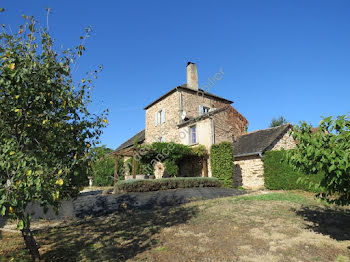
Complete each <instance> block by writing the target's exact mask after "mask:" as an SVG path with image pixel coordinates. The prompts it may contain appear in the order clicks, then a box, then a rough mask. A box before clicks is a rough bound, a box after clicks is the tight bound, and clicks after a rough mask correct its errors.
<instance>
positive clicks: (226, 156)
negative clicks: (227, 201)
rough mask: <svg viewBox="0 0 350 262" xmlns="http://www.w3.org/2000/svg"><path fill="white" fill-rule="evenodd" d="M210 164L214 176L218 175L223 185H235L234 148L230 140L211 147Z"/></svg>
mask: <svg viewBox="0 0 350 262" xmlns="http://www.w3.org/2000/svg"><path fill="white" fill-rule="evenodd" d="M210 164H211V172H212V176H213V177H217V178H218V179H219V180H220V181H221V183H222V184H223V186H225V187H232V185H233V170H234V163H233V148H232V144H231V143H229V142H222V143H220V144H217V145H212V146H211V148H210Z"/></svg>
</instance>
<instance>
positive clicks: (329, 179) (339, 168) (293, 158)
mask: <svg viewBox="0 0 350 262" xmlns="http://www.w3.org/2000/svg"><path fill="white" fill-rule="evenodd" d="M293 137H294V139H296V141H298V143H297V147H296V149H295V150H291V151H289V152H288V154H287V158H288V160H289V163H290V164H291V165H292V167H293V168H294V169H295V170H298V171H301V172H303V173H305V174H310V175H313V176H315V175H317V174H319V173H322V174H324V176H323V179H322V180H321V182H320V183H319V184H315V185H314V186H315V187H320V191H321V192H322V193H319V194H318V195H317V196H318V197H320V198H321V199H323V200H326V201H328V202H330V203H336V204H339V205H348V204H350V142H349V141H350V119H349V116H345V115H344V116H338V117H337V118H332V117H327V118H324V119H323V120H322V121H321V122H320V124H319V127H318V130H317V131H316V132H314V131H313V129H312V126H311V125H309V124H307V123H305V122H303V123H301V124H300V125H296V126H294V130H293Z"/></svg>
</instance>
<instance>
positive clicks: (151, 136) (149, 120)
mask: <svg viewBox="0 0 350 262" xmlns="http://www.w3.org/2000/svg"><path fill="white" fill-rule="evenodd" d="M163 108H164V109H165V123H162V124H158V125H157V126H156V125H155V123H154V117H155V112H158V111H160V110H162V109H163ZM179 121H180V113H179V93H178V92H174V93H172V94H170V95H168V96H167V97H165V98H164V99H162V100H161V101H159V102H158V103H156V104H154V105H152V106H151V107H150V108H148V109H147V110H146V129H145V143H146V144H151V143H153V142H155V141H156V140H158V138H160V137H161V136H163V135H165V142H175V143H178V142H179V135H178V128H177V124H178V123H179Z"/></svg>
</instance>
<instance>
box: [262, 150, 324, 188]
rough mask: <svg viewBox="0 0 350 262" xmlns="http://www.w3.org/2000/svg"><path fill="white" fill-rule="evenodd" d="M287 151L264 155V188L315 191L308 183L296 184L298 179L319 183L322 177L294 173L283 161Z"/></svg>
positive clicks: (271, 152) (319, 175) (270, 152)
mask: <svg viewBox="0 0 350 262" xmlns="http://www.w3.org/2000/svg"><path fill="white" fill-rule="evenodd" d="M286 153H287V151H284V150H282V151H269V152H266V153H265V154H264V177H265V187H266V188H268V189H273V190H279V189H283V190H293V189H302V190H307V191H316V189H314V188H310V187H309V183H305V182H304V183H301V182H298V180H300V178H303V180H304V179H309V182H313V184H314V183H319V182H320V181H321V179H322V177H323V176H322V175H321V174H318V175H316V176H307V175H305V174H303V173H301V172H297V171H294V170H293V168H292V167H291V166H289V164H288V163H287V161H285V160H284V159H285V157H286Z"/></svg>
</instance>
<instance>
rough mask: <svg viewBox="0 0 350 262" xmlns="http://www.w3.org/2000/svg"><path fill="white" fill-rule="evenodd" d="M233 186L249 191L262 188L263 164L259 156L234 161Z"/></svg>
mask: <svg viewBox="0 0 350 262" xmlns="http://www.w3.org/2000/svg"><path fill="white" fill-rule="evenodd" d="M234 185H235V186H243V187H244V188H249V189H258V188H263V187H264V163H263V160H262V159H261V158H260V157H259V156H248V157H241V158H237V159H235V171H234Z"/></svg>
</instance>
